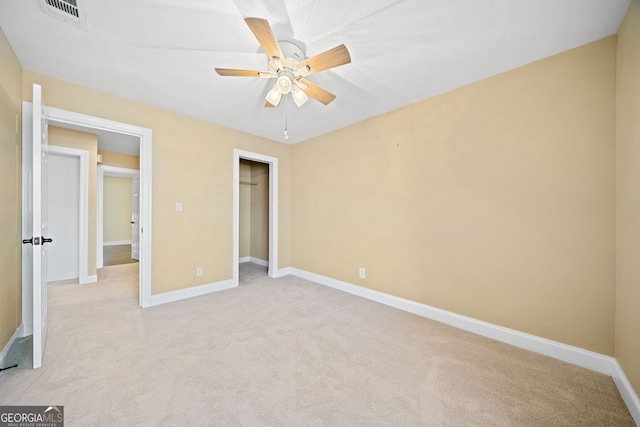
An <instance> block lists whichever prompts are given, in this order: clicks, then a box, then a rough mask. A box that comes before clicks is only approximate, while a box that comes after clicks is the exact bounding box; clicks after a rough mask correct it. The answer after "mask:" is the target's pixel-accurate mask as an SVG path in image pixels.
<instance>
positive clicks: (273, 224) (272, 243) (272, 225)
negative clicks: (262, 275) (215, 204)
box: [232, 148, 280, 285]
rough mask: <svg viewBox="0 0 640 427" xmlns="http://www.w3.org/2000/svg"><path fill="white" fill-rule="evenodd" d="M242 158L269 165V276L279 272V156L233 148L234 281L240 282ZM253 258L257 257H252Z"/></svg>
mask: <svg viewBox="0 0 640 427" xmlns="http://www.w3.org/2000/svg"><path fill="white" fill-rule="evenodd" d="M240 159H244V160H251V161H254V162H261V163H266V164H268V165H269V262H268V263H267V266H268V268H269V273H268V274H269V277H277V273H278V248H279V246H278V209H279V206H280V205H279V203H278V158H277V157H271V156H265V155H264V154H258V153H252V152H250V151H244V150H238V149H237V148H236V149H234V150H233V279H232V280H233V281H234V282H235V283H236V285H237V284H238V278H239V270H238V264H239V263H240V259H239V255H238V251H239V248H240V243H239V241H240ZM251 259H252V260H253V259H255V258H251ZM263 262H264V261H263Z"/></svg>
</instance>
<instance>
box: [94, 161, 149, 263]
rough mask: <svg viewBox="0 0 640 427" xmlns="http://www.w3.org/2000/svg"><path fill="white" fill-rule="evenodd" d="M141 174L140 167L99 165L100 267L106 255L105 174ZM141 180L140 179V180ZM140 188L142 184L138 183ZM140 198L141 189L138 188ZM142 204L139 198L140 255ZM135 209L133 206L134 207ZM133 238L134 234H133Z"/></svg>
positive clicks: (98, 255) (98, 246)
mask: <svg viewBox="0 0 640 427" xmlns="http://www.w3.org/2000/svg"><path fill="white" fill-rule="evenodd" d="M136 175H138V176H140V170H138V169H129V168H121V167H118V166H109V165H99V166H98V194H97V196H98V236H97V239H96V244H97V247H96V263H97V265H98V268H102V267H103V265H104V257H103V251H102V248H103V246H104V178H105V176H108V177H113V178H126V179H133V177H134V176H136ZM139 182H140V181H139ZM138 189H140V184H138ZM138 195H139V196H138V199H140V198H141V197H140V190H138ZM140 204H141V201H140V200H138V205H137V206H138V256H140V240H141V232H140V229H141V228H140V224H141V221H142V219H141V213H140ZM132 209H133V207H132ZM131 238H132V239H133V236H131ZM136 259H137V260H140V258H136Z"/></svg>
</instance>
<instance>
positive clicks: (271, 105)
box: [264, 101, 273, 107]
mask: <svg viewBox="0 0 640 427" xmlns="http://www.w3.org/2000/svg"><path fill="white" fill-rule="evenodd" d="M264 106H265V107H273V104H272V103H270V102H269V101H265V103H264Z"/></svg>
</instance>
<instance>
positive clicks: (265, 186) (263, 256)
mask: <svg viewBox="0 0 640 427" xmlns="http://www.w3.org/2000/svg"><path fill="white" fill-rule="evenodd" d="M241 172H242V179H241ZM241 187H242V189H241ZM253 196H255V197H253ZM241 197H242V198H243V199H244V200H243V203H242V209H241V200H240V199H241ZM233 199H234V203H233V206H234V214H233V223H234V224H233V280H234V282H235V284H236V285H238V284H239V283H240V282H239V278H240V269H239V266H240V263H241V261H243V262H249V261H253V263H254V264H256V265H261V266H263V268H264V267H266V268H267V274H268V275H269V277H278V276H279V272H278V159H277V158H276V157H271V156H265V155H263V154H258V153H252V152H249V151H243V150H238V149H236V150H234V157H233ZM254 200H255V205H253V206H252V204H253V203H252V202H253V201H254ZM253 208H255V216H254V215H253V212H252V209H253ZM241 215H242V218H241ZM254 221H255V227H252V225H253V222H254ZM241 225H242V227H243V231H242V232H241ZM254 233H255V237H254ZM241 237H242V242H241V241H240V239H241ZM252 239H254V247H253V248H252V243H251V240H252ZM241 250H242V254H241Z"/></svg>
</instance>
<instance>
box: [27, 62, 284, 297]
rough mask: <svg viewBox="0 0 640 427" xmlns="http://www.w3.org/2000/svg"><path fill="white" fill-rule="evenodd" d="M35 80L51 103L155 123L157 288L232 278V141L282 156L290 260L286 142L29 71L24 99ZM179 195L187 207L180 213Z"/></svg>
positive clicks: (165, 289) (144, 124) (281, 258)
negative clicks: (198, 272) (200, 271)
mask: <svg viewBox="0 0 640 427" xmlns="http://www.w3.org/2000/svg"><path fill="white" fill-rule="evenodd" d="M33 83H39V84H41V85H42V87H43V93H44V99H45V100H46V104H47V105H50V106H53V107H57V108H62V109H65V110H70V111H75V112H79V113H83V114H89V115H92V116H97V117H102V118H105V119H110V120H116V121H119V122H125V123H130V124H133V125H137V126H142V127H146V128H150V129H153V147H152V163H153V165H152V170H153V182H152V184H153V218H152V221H153V235H152V246H153V249H152V250H153V263H152V293H153V294H158V293H163V292H169V291H174V290H179V289H184V288H189V287H193V286H197V285H202V284H207V283H212V282H217V281H221V280H227V279H231V278H232V276H233V149H234V148H238V149H241V150H246V151H251V152H255V153H260V154H264V155H268V156H272V157H277V158H278V159H279V167H280V183H279V193H280V203H279V213H280V217H279V234H280V235H279V242H280V251H279V263H280V265H279V267H280V268H282V267H287V266H289V265H290V264H289V260H290V244H289V241H290V173H291V167H290V153H291V148H290V147H289V146H288V145H284V144H281V143H278V142H274V141H269V140H266V139H263V138H259V137H256V136H253V135H249V134H246V133H242V132H238V131H235V130H232V129H228V128H224V127H222V126H216V125H213V124H210V123H207V122H203V121H200V120H196V119H193V118H189V117H186V116H182V115H179V114H176V113H172V112H169V111H166V110H161V109H158V108H154V107H151V106H148V105H144V104H140V103H137V102H134V101H130V100H127V99H124V98H120V97H117V96H112V95H108V94H105V93H102V92H98V91H94V90H91V89H87V88H84V87H81V86H78V85H75V84H73V83H69V82H64V81H61V80H57V79H54V78H52V77H48V76H44V75H40V74H36V73H33V72H31V71H28V70H25V71H24V74H23V96H24V98H25V99H26V100H30V99H31V85H32V84H33ZM212 102H216V100H212ZM212 165H215V167H212ZM176 202H182V203H183V206H184V210H183V212H181V213H178V212H176V210H175V204H176ZM197 267H203V269H204V274H203V276H202V277H196V275H195V271H196V268H197Z"/></svg>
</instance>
